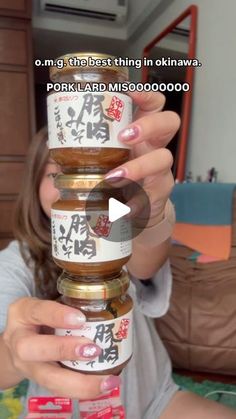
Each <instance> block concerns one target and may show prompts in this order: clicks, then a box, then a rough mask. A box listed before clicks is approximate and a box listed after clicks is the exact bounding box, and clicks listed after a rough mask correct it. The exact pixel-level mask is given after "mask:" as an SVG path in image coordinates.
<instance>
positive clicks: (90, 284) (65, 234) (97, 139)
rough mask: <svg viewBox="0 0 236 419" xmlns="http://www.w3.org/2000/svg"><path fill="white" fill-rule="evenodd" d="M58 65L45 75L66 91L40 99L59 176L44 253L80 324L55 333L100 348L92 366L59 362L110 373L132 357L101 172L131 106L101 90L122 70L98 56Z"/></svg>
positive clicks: (121, 243) (124, 247) (123, 279)
mask: <svg viewBox="0 0 236 419" xmlns="http://www.w3.org/2000/svg"><path fill="white" fill-rule="evenodd" d="M62 60H63V63H64V67H63V68H57V67H52V68H51V69H50V78H51V80H52V81H53V82H54V83H57V84H58V83H61V86H62V87H63V88H65V86H66V85H65V83H67V85H68V88H70V92H62V91H59V92H52V93H50V94H49V96H48V131H49V149H50V156H51V157H52V158H53V160H55V161H56V162H57V163H58V164H59V165H60V167H61V171H62V173H60V174H59V175H58V176H57V177H56V179H55V186H56V187H57V188H58V189H59V192H60V198H59V200H58V201H57V202H56V203H54V204H53V206H52V211H51V229H52V255H53V258H54V261H55V263H56V264H57V265H59V266H60V267H61V268H62V269H63V273H62V275H61V276H60V278H59V279H58V291H59V293H60V294H61V302H62V303H63V304H67V305H71V306H73V307H76V308H79V309H80V310H81V311H82V312H83V313H84V314H85V315H86V323H85V325H82V326H81V328H80V329H78V330H63V329H57V330H56V334H58V335H72V334H73V335H76V336H86V337H88V338H90V339H91V340H93V341H94V342H95V343H96V344H98V345H99V346H100V347H101V349H102V353H101V355H99V357H97V358H96V359H94V360H92V361H89V362H85V361H76V362H71V361H69V360H65V361H63V362H62V364H63V365H64V366H65V367H68V368H72V369H74V370H78V371H82V372H83V373H86V372H89V373H91V372H92V373H93V374H94V373H95V374H96V373H98V374H107V373H113V374H118V373H120V372H121V370H122V368H123V367H124V366H125V365H126V363H127V362H128V360H129V358H130V357H131V355H132V300H131V298H130V297H129V296H128V295H127V293H126V291H127V289H128V286H129V278H128V274H127V273H126V272H125V271H124V270H123V266H124V265H125V264H126V263H127V261H128V260H129V258H130V256H131V226H130V222H129V220H128V219H124V218H120V219H119V220H117V221H115V222H111V221H110V220H109V199H110V198H111V197H112V198H115V199H117V200H118V201H123V198H124V197H123V196H122V189H119V188H116V189H114V188H113V187H112V186H111V183H109V182H108V181H106V180H105V179H104V175H105V174H106V173H107V172H108V171H110V170H112V169H114V168H116V167H117V166H119V165H121V164H122V163H124V162H126V161H127V160H128V159H129V152H130V150H129V148H128V147H127V146H126V145H123V144H122V143H120V142H119V141H118V139H117V136H118V132H119V131H120V130H122V129H123V128H125V127H126V126H127V125H128V124H129V123H130V122H131V119H132V102H131V98H130V97H129V96H128V95H125V94H123V93H115V94H114V93H112V92H110V91H109V90H104V86H105V88H106V87H107V86H108V84H110V83H112V84H113V85H114V83H116V82H123V81H127V80H128V70H127V69H126V68H123V67H117V66H116V65H114V57H111V56H108V55H105V54H95V53H79V54H78V53H77V54H69V55H65V56H63V57H60V61H62ZM91 62H92V63H93V64H94V63H95V64H96V65H93V66H92V65H91ZM110 85H111V84H110ZM73 89H74V90H73Z"/></svg>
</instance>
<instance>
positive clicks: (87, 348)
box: [75, 343, 102, 358]
mask: <svg viewBox="0 0 236 419" xmlns="http://www.w3.org/2000/svg"><path fill="white" fill-rule="evenodd" d="M101 352H102V349H101V348H99V346H97V345H94V344H93V343H87V344H85V345H82V346H78V347H77V348H75V353H76V355H78V356H82V357H84V358H95V357H96V356H98V355H100V354H101Z"/></svg>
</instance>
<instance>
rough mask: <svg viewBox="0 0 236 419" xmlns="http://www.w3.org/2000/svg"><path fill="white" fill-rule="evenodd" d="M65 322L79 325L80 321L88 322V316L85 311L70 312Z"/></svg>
mask: <svg viewBox="0 0 236 419" xmlns="http://www.w3.org/2000/svg"><path fill="white" fill-rule="evenodd" d="M65 322H66V323H67V324H68V325H69V324H70V325H71V326H77V325H78V324H80V323H84V322H86V317H85V315H84V314H83V313H81V312H80V313H79V312H78V313H69V314H66V315H65Z"/></svg>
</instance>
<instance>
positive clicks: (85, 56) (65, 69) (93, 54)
mask: <svg viewBox="0 0 236 419" xmlns="http://www.w3.org/2000/svg"><path fill="white" fill-rule="evenodd" d="M74 57H75V58H78V59H80V60H86V62H87V63H88V59H89V57H92V58H93V59H95V60H97V59H98V60H104V59H108V58H111V60H112V62H113V61H114V58H117V57H115V56H114V55H110V54H101V53H98V52H74V53H70V54H65V55H62V56H60V57H58V58H56V59H55V62H57V60H64V63H65V64H66V66H65V67H63V68H58V67H56V66H53V67H50V70H49V73H50V79H51V80H52V81H54V80H55V76H56V75H57V74H58V73H64V72H72V71H75V70H76V69H78V68H79V69H81V70H84V69H86V70H87V69H90V70H91V71H92V70H94V71H95V70H97V69H99V71H101V72H102V71H107V70H108V71H109V70H111V71H115V72H117V73H122V74H123V76H124V77H125V78H126V79H127V80H128V78H129V69H128V68H127V67H123V66H116V65H115V64H111V65H110V66H94V67H92V66H89V65H87V66H86V65H85V66H76V65H75V66H70V65H69V61H68V60H69V58H74Z"/></svg>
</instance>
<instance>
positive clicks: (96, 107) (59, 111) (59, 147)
mask: <svg viewBox="0 0 236 419" xmlns="http://www.w3.org/2000/svg"><path fill="white" fill-rule="evenodd" d="M75 59H77V60H79V63H82V62H83V63H84V65H75V64H76V63H75V62H74V61H75ZM91 59H93V60H97V59H99V60H111V65H110V66H108V65H105V66H96V65H95V66H92V65H91V63H90V60H91ZM114 59H115V57H112V56H109V55H107V54H98V53H92V52H91V53H74V54H67V55H64V56H62V57H60V58H59V59H58V60H63V62H64V67H63V68H58V67H56V66H55V67H51V68H50V78H51V80H52V81H53V82H54V85H55V83H60V86H63V83H64V84H66V83H67V84H68V83H71V84H72V87H73V88H74V89H75V91H71V92H62V91H59V92H53V93H50V94H49V95H48V99H47V106H48V130H49V134H48V135H49V149H50V155H51V157H52V158H53V160H55V161H56V162H57V163H58V164H60V166H61V168H62V172H64V173H76V172H77V173H86V172H89V173H90V172H91V173H106V172H107V171H108V170H111V169H113V168H115V167H117V166H119V165H121V164H123V163H125V162H126V161H127V160H128V159H129V153H130V149H129V146H128V145H126V144H123V143H121V142H120V141H119V140H118V138H117V136H118V132H119V131H121V130H122V129H123V128H125V127H126V126H127V125H128V124H129V123H130V122H131V121H132V100H131V98H130V97H129V96H128V95H127V94H124V93H119V92H115V93H113V92H111V91H109V90H108V89H106V87H107V85H108V83H117V82H124V81H127V80H128V69H127V68H126V67H118V66H116V65H114V61H113V60H114ZM71 60H72V61H71ZM82 60H84V61H82ZM56 61H57V60H56ZM106 62H107V61H106ZM71 64H73V65H71ZM95 86H96V88H95ZM102 86H103V89H102ZM104 87H105V89H106V90H105V91H104Z"/></svg>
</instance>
